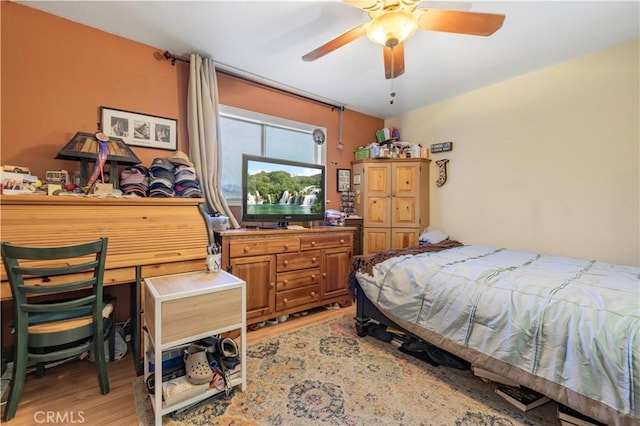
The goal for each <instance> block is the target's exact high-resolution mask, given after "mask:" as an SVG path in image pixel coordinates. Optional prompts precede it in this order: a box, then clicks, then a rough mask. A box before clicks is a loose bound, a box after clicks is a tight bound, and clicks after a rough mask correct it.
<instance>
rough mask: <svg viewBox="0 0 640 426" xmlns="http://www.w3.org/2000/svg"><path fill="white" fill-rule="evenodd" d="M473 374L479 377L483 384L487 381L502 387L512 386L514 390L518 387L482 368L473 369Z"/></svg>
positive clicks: (510, 381)
mask: <svg viewBox="0 0 640 426" xmlns="http://www.w3.org/2000/svg"><path fill="white" fill-rule="evenodd" d="M473 374H474V375H475V376H477V377H480V379H482V380H483V381H484V382H487V381H489V382H496V383H500V384H503V385H507V386H512V387H516V388H517V387H520V384H519V383H516V382H514V381H513V380H511V379H507V378H506V377H504V376H501V375H499V374H497V373H494V372H492V371H489V370H485V369H484V368H479V367H473Z"/></svg>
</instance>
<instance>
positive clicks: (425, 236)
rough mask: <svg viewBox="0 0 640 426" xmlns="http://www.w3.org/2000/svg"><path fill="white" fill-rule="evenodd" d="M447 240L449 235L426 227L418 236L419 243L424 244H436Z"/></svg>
mask: <svg viewBox="0 0 640 426" xmlns="http://www.w3.org/2000/svg"><path fill="white" fill-rule="evenodd" d="M448 238H449V235H447V234H445V233H444V232H442V231H441V230H439V229H431V227H429V226H428V227H426V228H425V229H424V231H422V234H420V238H419V240H420V242H421V243H426V244H437V243H439V242H441V241H444V240H446V239H448Z"/></svg>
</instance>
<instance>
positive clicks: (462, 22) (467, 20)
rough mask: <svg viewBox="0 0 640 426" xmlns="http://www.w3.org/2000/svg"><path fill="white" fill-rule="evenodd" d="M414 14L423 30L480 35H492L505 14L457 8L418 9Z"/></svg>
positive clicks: (500, 24)
mask: <svg viewBox="0 0 640 426" xmlns="http://www.w3.org/2000/svg"><path fill="white" fill-rule="evenodd" d="M414 15H415V17H416V18H417V19H418V26H419V27H420V28H421V29H423V30H429V31H442V32H446V33H458V34H469V35H478V36H490V35H491V34H493V33H495V32H496V31H498V30H499V29H500V27H502V23H503V22H504V15H496V14H493V13H479V12H461V11H457V10H439V9H417V10H416V11H415V12H414Z"/></svg>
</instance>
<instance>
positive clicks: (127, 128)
mask: <svg viewBox="0 0 640 426" xmlns="http://www.w3.org/2000/svg"><path fill="white" fill-rule="evenodd" d="M100 120H101V121H100V128H101V130H102V132H103V133H105V134H106V135H107V136H110V137H117V138H121V139H122V140H124V141H125V143H126V144H127V145H132V146H143V147H145V148H156V149H166V150H168V151H175V150H177V149H178V120H176V119H173V118H167V117H160V116H158V115H150V114H142V113H139V112H133V111H127V110H123V109H116V108H110V107H106V106H101V107H100Z"/></svg>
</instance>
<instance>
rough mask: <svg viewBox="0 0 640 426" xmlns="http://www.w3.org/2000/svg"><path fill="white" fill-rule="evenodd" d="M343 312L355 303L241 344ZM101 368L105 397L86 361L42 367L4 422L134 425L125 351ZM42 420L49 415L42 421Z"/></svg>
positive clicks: (130, 368)
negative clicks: (44, 369)
mask: <svg viewBox="0 0 640 426" xmlns="http://www.w3.org/2000/svg"><path fill="white" fill-rule="evenodd" d="M345 313H353V315H354V316H355V305H354V306H351V307H349V308H343V309H332V310H326V309H323V308H318V309H315V310H312V311H310V313H309V315H307V316H300V317H298V318H290V319H289V320H288V321H286V322H283V323H280V324H277V325H267V326H265V327H262V328H259V329H257V330H255V331H250V332H248V333H247V343H251V342H254V341H256V340H260V339H263V338H267V337H271V336H274V335H277V334H280V333H284V332H288V331H292V330H295V329H297V328H300V327H304V326H307V325H309V324H311V323H314V322H317V321H323V320H326V319H330V318H332V317H335V316H339V315H342V314H345ZM107 368H108V372H109V384H110V387H111V391H110V392H109V394H107V395H101V394H100V390H99V388H98V378H97V376H96V370H95V365H94V364H93V363H92V362H89V361H86V360H85V361H73V362H69V363H66V364H63V365H59V366H56V367H53V368H51V369H47V374H46V375H45V377H43V378H41V379H36V378H35V376H34V375H28V376H27V381H26V384H25V389H24V392H23V394H22V398H21V400H20V405H19V406H18V411H17V413H16V416H15V417H14V418H13V419H12V420H11V421H9V422H7V424H11V425H15V426H18V425H34V424H86V425H92V426H93V425H118V426H124V425H137V417H136V409H135V405H134V400H133V387H132V381H133V380H134V379H135V377H136V374H135V369H134V362H133V357H132V355H131V352H129V353H127V355H126V356H125V357H124V358H123V359H121V360H118V361H116V362H113V363H109V364H108V367H107ZM7 393H8V392H7ZM7 393H5V396H4V398H5V399H6V397H7ZM2 411H3V412H4V405H3V409H2ZM47 416H52V417H49V420H48V421H47Z"/></svg>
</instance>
